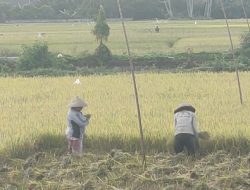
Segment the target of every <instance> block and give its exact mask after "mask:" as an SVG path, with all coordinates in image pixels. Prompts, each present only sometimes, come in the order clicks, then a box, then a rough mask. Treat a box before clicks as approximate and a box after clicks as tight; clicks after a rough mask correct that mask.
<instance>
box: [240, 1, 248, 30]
mask: <svg viewBox="0 0 250 190" xmlns="http://www.w3.org/2000/svg"><path fill="white" fill-rule="evenodd" d="M241 5H242V9H243V12H244V15H245V18H246V21H247V26H248V30H249V32H250V25H249V22H248V17H247V12H246V9H245V6H244V3H243V0H241Z"/></svg>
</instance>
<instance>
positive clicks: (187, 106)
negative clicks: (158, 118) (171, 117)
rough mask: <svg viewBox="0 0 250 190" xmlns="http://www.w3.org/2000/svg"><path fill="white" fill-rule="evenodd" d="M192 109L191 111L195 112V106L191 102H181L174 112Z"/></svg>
mask: <svg viewBox="0 0 250 190" xmlns="http://www.w3.org/2000/svg"><path fill="white" fill-rule="evenodd" d="M184 110H186V111H191V112H194V113H195V108H194V107H193V106H192V105H191V104H189V103H182V104H180V105H179V106H178V107H177V108H176V109H175V110H174V113H177V112H180V111H184Z"/></svg>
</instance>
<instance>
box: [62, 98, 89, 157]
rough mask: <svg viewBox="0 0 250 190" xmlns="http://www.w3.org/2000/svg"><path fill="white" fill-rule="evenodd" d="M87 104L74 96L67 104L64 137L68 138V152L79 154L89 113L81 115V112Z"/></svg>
mask: <svg viewBox="0 0 250 190" xmlns="http://www.w3.org/2000/svg"><path fill="white" fill-rule="evenodd" d="M86 106H87V104H86V102H85V101H84V100H82V99H80V98H79V97H76V98H75V99H74V100H72V102H71V103H70V104H69V111H68V116H67V129H66V137H67V140H68V153H70V154H71V153H72V154H75V155H81V154H82V149H83V140H84V133H85V128H86V126H87V125H88V124H89V120H90V116H91V115H90V114H88V115H83V113H82V112H81V111H82V109H83V108H85V107H86Z"/></svg>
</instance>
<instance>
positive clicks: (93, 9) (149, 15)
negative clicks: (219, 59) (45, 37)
mask: <svg viewBox="0 0 250 190" xmlns="http://www.w3.org/2000/svg"><path fill="white" fill-rule="evenodd" d="M243 1H244V6H245V8H246V11H247V15H249V17H250V1H248V0H243ZM164 2H169V3H170V5H171V6H170V7H168V6H166V5H167V4H164ZM188 2H193V5H192V4H190V3H188ZM210 2H211V3H212V4H211V6H210V7H209V8H208V6H207V5H208V1H207V0H191V1H189V0H129V1H128V0H121V3H122V7H123V12H124V17H127V18H132V19H134V20H138V19H154V18H162V19H167V18H170V17H171V18H177V19H178V18H190V14H191V13H190V11H192V14H191V15H192V18H204V16H206V15H207V14H208V13H210V12H211V18H215V19H220V18H223V14H222V11H221V8H220V3H219V0H210ZM100 4H102V5H103V7H104V9H105V10H106V16H107V18H118V17H119V14H118V8H117V4H116V0H0V21H7V20H18V19H70V18H74V19H84V18H95V17H96V13H97V12H98V8H99V6H100ZM224 4H225V7H226V11H227V14H228V17H229V18H243V17H244V13H243V11H242V6H241V0H233V1H232V0H224ZM209 5H210V4H209ZM169 8H171V14H169V13H170V12H169V11H170V10H169ZM209 15H210V14H209Z"/></svg>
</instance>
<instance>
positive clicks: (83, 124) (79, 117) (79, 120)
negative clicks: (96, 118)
mask: <svg viewBox="0 0 250 190" xmlns="http://www.w3.org/2000/svg"><path fill="white" fill-rule="evenodd" d="M73 120H74V122H76V123H77V125H79V126H80V127H86V126H87V125H88V124H89V121H88V119H87V118H86V117H84V116H83V115H82V114H81V113H77V114H75V117H74V118H73Z"/></svg>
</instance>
